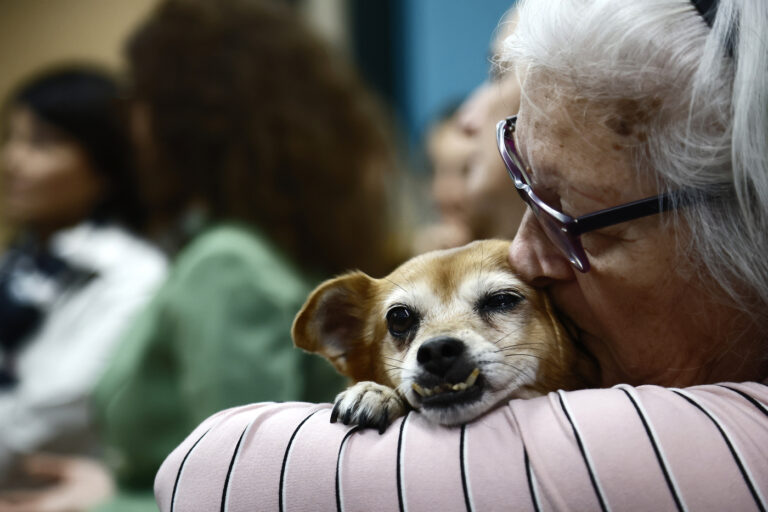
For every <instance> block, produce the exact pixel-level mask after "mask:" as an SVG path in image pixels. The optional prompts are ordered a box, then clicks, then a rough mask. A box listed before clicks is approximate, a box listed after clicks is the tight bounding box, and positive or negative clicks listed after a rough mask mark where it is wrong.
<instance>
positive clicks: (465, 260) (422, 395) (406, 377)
mask: <svg viewBox="0 0 768 512" xmlns="http://www.w3.org/2000/svg"><path fill="white" fill-rule="evenodd" d="M508 249H509V242H508V241H501V240H484V241H478V242H473V243H470V244H469V245H466V246H463V247H459V248H456V249H447V250H442V251H435V252H430V253H426V254H423V255H420V256H417V257H415V258H412V259H410V260H408V261H407V262H405V263H404V264H403V265H401V266H400V267H398V268H397V269H396V270H395V271H394V272H392V273H391V274H390V275H388V276H387V277H385V278H383V279H374V278H371V277H369V276H367V275H366V274H363V273H362V272H350V273H348V274H344V275H342V276H340V277H337V278H335V279H331V280H329V281H326V282H324V283H323V284H321V285H320V286H319V287H318V288H317V289H316V290H315V291H314V292H312V294H311V295H310V297H309V299H308V300H307V302H306V303H305V304H304V307H303V308H302V310H301V311H300V312H299V314H298V315H297V317H296V320H295V321H294V324H293V329H292V334H293V339H294V343H295V344H296V346H298V347H300V348H302V349H304V350H307V351H309V352H316V353H319V354H321V355H323V356H325V357H326V358H327V359H328V360H330V361H331V363H333V365H334V366H335V367H336V369H337V370H338V371H339V372H341V373H342V374H343V375H345V376H347V377H349V378H350V379H352V380H353V381H354V382H356V384H354V385H352V386H351V387H350V388H348V389H347V390H346V391H343V392H342V393H340V394H339V395H338V396H337V397H336V402H335V405H334V408H333V412H332V414H331V421H336V420H337V419H339V420H341V421H342V422H343V423H345V424H357V425H360V426H361V427H374V428H377V429H378V430H379V431H380V432H383V431H384V430H385V429H386V428H387V426H388V425H389V424H390V423H391V422H392V421H394V420H395V419H396V418H398V417H400V416H402V415H403V414H405V412H406V411H407V410H408V409H416V410H418V411H420V412H421V413H422V414H423V415H424V416H425V417H426V418H427V419H428V420H429V421H432V422H434V423H440V424H443V425H457V424H462V423H465V422H468V421H471V420H472V419H474V418H477V417H478V416H480V415H482V414H484V413H485V412H487V411H489V410H491V409H493V408H494V407H496V406H497V405H500V404H503V403H505V402H506V401H508V400H509V399H511V398H528V397H533V396H539V395H542V394H544V393H547V392H550V391H554V390H557V389H566V390H568V389H578V388H584V387H589V386H590V385H593V384H595V383H596V375H597V371H596V366H595V364H594V362H593V360H592V359H591V358H590V357H589V356H587V355H586V354H585V353H584V352H583V351H581V350H580V349H579V348H578V347H577V345H576V344H575V343H574V341H573V340H572V339H571V337H570V336H569V335H568V330H567V329H566V328H565V327H564V326H563V325H562V324H561V323H560V322H559V321H558V319H557V317H556V315H555V313H554V311H553V308H552V306H551V304H550V302H549V299H548V297H547V295H546V294H545V293H544V292H543V291H541V290H537V289H535V288H533V287H531V286H528V285H526V284H525V283H523V282H522V281H521V280H520V278H519V277H518V276H517V275H516V273H515V271H514V269H513V268H512V267H511V266H510V263H509V261H508V259H507V251H508Z"/></svg>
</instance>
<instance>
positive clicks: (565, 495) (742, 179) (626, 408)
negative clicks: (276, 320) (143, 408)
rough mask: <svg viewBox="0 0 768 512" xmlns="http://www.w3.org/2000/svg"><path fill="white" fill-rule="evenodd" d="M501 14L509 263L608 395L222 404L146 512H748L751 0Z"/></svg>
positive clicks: (756, 230) (755, 483) (755, 234)
mask: <svg viewBox="0 0 768 512" xmlns="http://www.w3.org/2000/svg"><path fill="white" fill-rule="evenodd" d="M519 13H520V22H519V27H518V29H517V30H516V32H515V35H514V36H513V37H512V38H511V39H510V40H508V41H507V42H506V44H505V58H506V59H507V60H508V61H509V62H514V63H515V65H516V66H515V67H516V71H517V73H518V76H519V77H520V82H521V86H522V90H523V101H522V103H521V107H520V111H519V114H518V116H517V117H513V118H510V119H507V120H505V121H503V122H502V123H500V125H499V131H498V140H499V143H500V149H501V153H502V157H503V159H504V161H505V163H506V164H507V168H508V171H509V173H510V175H511V176H512V177H513V178H514V185H515V187H516V188H517V189H518V191H519V193H520V195H521V196H522V197H523V199H524V200H525V201H526V202H527V203H528V205H529V210H528V211H527V213H526V214H525V217H524V219H523V222H522V226H521V229H520V231H519V232H518V234H517V236H516V238H515V240H514V242H513V243H512V245H511V251H510V259H511V262H512V264H513V265H514V266H516V267H517V269H518V270H519V271H520V273H521V274H522V276H523V277H524V278H525V279H526V280H527V281H529V282H530V283H531V284H533V285H535V286H539V287H543V288H546V289H547V291H548V292H549V293H550V294H551V296H552V297H553V300H554V302H555V304H556V305H557V307H558V308H559V310H560V311H561V313H562V314H563V316H564V317H566V318H567V319H568V320H569V321H570V323H572V324H573V326H574V328H575V330H576V331H577V332H578V342H579V343H581V344H582V345H583V346H584V347H585V348H586V349H587V350H588V351H589V352H591V353H592V354H593V356H594V357H595V359H596V361H597V362H598V363H599V367H600V370H601V375H602V384H603V385H604V386H605V388H604V389H592V390H582V391H574V392H568V393H566V392H557V393H552V394H550V395H549V396H545V397H541V398H534V399H530V400H512V401H511V402H509V403H506V404H503V405H502V406H501V407H499V408H497V409H496V410H495V411H493V412H491V413H490V414H487V415H486V416H484V417H482V418H480V419H478V420H476V421H474V422H473V423H470V424H467V425H464V426H461V427H459V428H439V427H432V426H430V425H428V424H426V423H425V422H424V421H423V420H422V419H421V418H420V417H421V415H419V414H409V415H407V416H406V417H405V419H403V420H400V421H397V422H396V423H394V424H393V425H392V426H391V427H390V428H389V430H387V431H386V432H385V433H384V435H382V436H379V435H378V434H377V433H375V432H370V431H358V430H356V429H355V428H351V427H347V428H344V427H343V426H339V425H332V424H329V423H328V418H329V416H330V407H329V406H327V405H316V406H310V405H306V404H282V405H269V404H257V405H252V406H248V407H244V408H241V409H234V410H229V411H225V412H222V413H220V414H218V415H216V416H213V417H212V418H210V419H209V420H207V421H205V422H204V423H203V424H202V425H201V426H200V427H199V428H198V429H197V430H195V431H194V432H193V433H192V434H191V435H190V436H189V438H188V439H187V440H186V441H185V442H184V443H183V444H182V445H181V446H180V447H179V448H177V450H176V451H174V452H173V453H172V454H171V455H170V456H169V457H168V458H167V459H166V461H165V463H164V465H163V467H162V468H161V470H160V472H159V474H158V477H157V480H156V486H155V490H156V496H157V499H158V503H159V505H160V508H161V510H164V511H168V510H175V511H184V510H214V509H217V508H218V507H221V508H222V510H223V509H224V508H225V507H228V508H227V510H230V511H234V510H256V509H258V510H297V509H302V510H304V509H313V510H406V509H407V510H409V511H414V510H441V511H443V510H501V509H505V510H508V509H515V510H608V509H620V510H628V509H631V510H688V509H690V510H766V509H768V386H766V384H768V380H766V378H767V377H768V357H767V354H768V350H767V349H768V341H767V340H768V337H767V336H766V334H767V333H766V330H767V329H768V321H767V320H766V317H765V313H764V312H765V306H766V302H768V263H767V260H766V257H765V254H766V252H767V250H766V246H767V245H768V237H767V236H766V233H768V231H767V230H766V227H767V226H766V223H767V222H768V148H766V141H767V140H768V122H767V121H766V114H767V113H768V111H766V108H765V107H766V95H768V75H767V74H766V69H768V67H767V66H766V60H767V59H768V40H766V38H765V37H764V35H763V34H764V27H765V26H767V25H768V4H766V3H765V2H764V1H763V0H722V1H721V2H719V5H718V4H717V2H711V1H710V2H704V1H702V0H698V1H692V0H645V1H637V0H550V1H548V2H538V1H535V0H530V1H524V2H522V3H521V4H520V7H519ZM576 20H578V22H576ZM609 386H613V387H609Z"/></svg>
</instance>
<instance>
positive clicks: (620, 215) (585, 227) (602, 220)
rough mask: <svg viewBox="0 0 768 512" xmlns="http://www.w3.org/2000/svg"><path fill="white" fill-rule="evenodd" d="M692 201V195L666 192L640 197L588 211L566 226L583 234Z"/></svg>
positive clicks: (574, 233) (573, 233)
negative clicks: (621, 203) (635, 199)
mask: <svg viewBox="0 0 768 512" xmlns="http://www.w3.org/2000/svg"><path fill="white" fill-rule="evenodd" d="M692 202H695V201H693V200H692V198H691V197H690V196H687V195H681V194H675V193H666V194H661V195H659V196H654V197H647V198H645V199H640V200H638V201H634V202H631V203H627V204H624V205H621V206H615V207H613V208H606V209H605V210H600V211H597V212H593V213H588V214H587V215H584V216H582V217H579V218H577V219H573V221H572V222H571V223H569V224H568V225H567V226H566V227H567V230H568V233H570V234H572V235H581V234H582V233H587V232H589V231H595V230H597V229H601V228H605V227H608V226H613V225H615V224H621V223H622V222H627V221H630V220H634V219H639V218H641V217H647V216H649V215H655V214H657V213H662V212H666V211H669V210H673V209H675V208H678V207H680V206H683V205H687V204H690V203H692Z"/></svg>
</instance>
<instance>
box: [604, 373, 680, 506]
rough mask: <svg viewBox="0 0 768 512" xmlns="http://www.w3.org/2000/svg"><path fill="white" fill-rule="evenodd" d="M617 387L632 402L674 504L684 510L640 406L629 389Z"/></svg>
mask: <svg viewBox="0 0 768 512" xmlns="http://www.w3.org/2000/svg"><path fill="white" fill-rule="evenodd" d="M619 389H621V390H622V391H623V392H624V394H626V395H627V398H629V401H630V402H632V405H633V406H634V407H635V411H637V415H638V417H640V421H641V422H642V423H643V428H645V433H646V434H647V435H648V440H649V441H650V442H651V446H652V447H653V453H654V454H656V460H657V461H658V462H659V467H660V468H661V472H662V473H663V474H664V480H666V482H667V488H668V489H669V492H670V494H672V498H673V499H674V500H675V506H677V510H680V511H682V510H685V509H684V508H683V502H682V500H681V499H680V496H679V495H678V494H677V489H675V486H674V484H673V483H672V477H671V476H670V474H669V468H667V464H666V463H665V462H664V458H663V457H662V456H661V449H660V448H659V445H658V443H657V442H656V437H655V436H654V435H653V432H651V426H650V425H649V424H648V420H647V419H646V417H645V415H644V414H643V412H642V411H641V410H640V406H639V405H638V403H637V402H636V401H635V398H634V397H633V396H632V395H631V394H630V393H629V391H627V390H626V389H624V388H621V387H619Z"/></svg>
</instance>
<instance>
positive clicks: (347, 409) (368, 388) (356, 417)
mask: <svg viewBox="0 0 768 512" xmlns="http://www.w3.org/2000/svg"><path fill="white" fill-rule="evenodd" d="M405 408H406V405H405V402H404V401H403V399H402V398H400V395H398V394H397V392H395V390H394V389H392V388H390V387H388V386H382V385H381V384H377V383H375V382H371V381H364V382H358V383H357V384H355V385H354V386H352V387H350V388H348V389H347V390H346V391H342V392H341V393H339V394H338V395H337V396H336V400H335V403H334V405H333V411H332V412H331V423H336V420H341V422H342V423H344V424H345V425H359V426H361V427H363V428H375V429H378V431H379V433H380V434H381V433H382V432H384V431H385V430H386V429H387V427H388V426H389V424H390V423H392V422H393V421H394V420H395V419H397V418H399V417H400V416H402V415H403V414H405Z"/></svg>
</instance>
